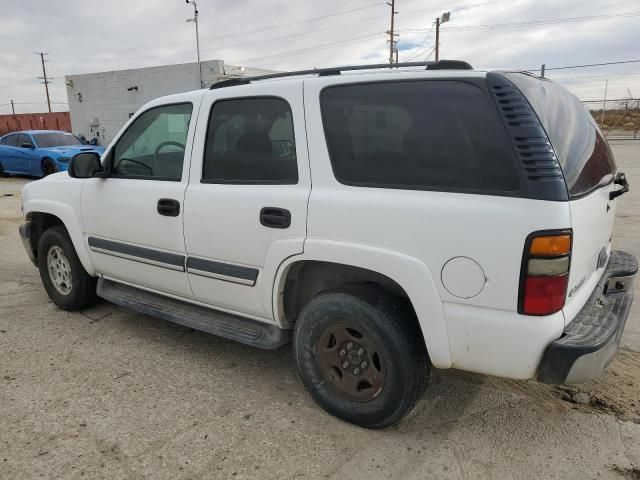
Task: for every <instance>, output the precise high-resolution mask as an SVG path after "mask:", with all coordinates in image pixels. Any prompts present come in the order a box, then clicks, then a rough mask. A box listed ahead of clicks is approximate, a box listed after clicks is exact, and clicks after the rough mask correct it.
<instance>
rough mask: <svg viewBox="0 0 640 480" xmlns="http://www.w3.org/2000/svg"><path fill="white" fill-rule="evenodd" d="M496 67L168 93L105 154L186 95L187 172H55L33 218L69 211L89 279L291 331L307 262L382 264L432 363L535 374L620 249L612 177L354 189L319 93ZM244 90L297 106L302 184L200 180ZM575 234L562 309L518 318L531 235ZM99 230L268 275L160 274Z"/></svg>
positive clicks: (378, 268) (28, 204) (477, 74)
mask: <svg viewBox="0 0 640 480" xmlns="http://www.w3.org/2000/svg"><path fill="white" fill-rule="evenodd" d="M486 76H487V73H486V72H481V71H464V70H434V71H424V70H419V71H417V70H408V69H407V70H403V69H399V70H397V71H389V70H387V71H384V72H382V73H380V72H366V73H358V74H350V75H329V76H320V77H315V76H300V77H293V78H285V79H274V80H264V81H257V82H253V83H251V84H247V85H238V86H228V87H225V88H217V89H212V90H199V91H194V92H189V93H184V94H178V95H172V96H169V97H164V98H159V99H156V100H153V101H152V102H149V103H148V104H147V105H145V106H144V107H142V109H141V110H140V111H139V112H138V113H137V114H136V115H135V116H133V117H132V118H131V119H130V120H129V121H128V123H127V125H125V126H124V127H123V128H122V131H121V132H120V133H119V134H118V135H117V136H116V137H115V138H114V140H113V142H112V144H111V145H110V146H109V147H108V148H107V150H106V152H105V154H104V155H103V158H106V157H108V156H109V155H110V153H111V152H112V151H113V149H114V148H115V147H114V146H115V145H117V144H118V141H119V140H120V138H121V137H122V135H123V134H124V133H125V132H126V131H127V129H128V128H129V126H130V125H132V124H133V123H134V122H136V120H137V119H138V118H139V117H140V116H141V115H142V114H143V113H144V112H146V111H148V110H149V109H151V108H153V107H157V106H162V105H169V104H176V103H183V102H189V103H191V104H192V105H193V110H192V115H191V122H190V125H189V128H188V134H187V141H186V145H185V147H186V148H185V158H184V164H183V171H182V176H181V180H180V181H161V180H148V179H131V178H87V179H79V178H71V177H70V176H69V175H68V174H67V173H66V172H64V173H58V174H55V175H51V176H49V177H47V178H45V179H43V180H41V181H37V182H33V183H30V184H28V185H27V186H26V187H25V188H24V192H23V210H24V214H25V215H26V216H27V217H29V216H30V215H33V214H36V213H40V212H42V213H47V214H50V215H53V216H56V217H58V218H59V219H60V220H61V221H62V223H63V224H64V226H65V227H66V229H67V230H68V232H69V235H70V237H71V239H72V241H73V245H74V247H75V249H76V251H77V254H78V257H79V259H80V261H81V262H82V265H83V266H84V268H85V270H86V271H87V272H89V274H91V275H95V276H98V277H103V278H106V279H110V280H112V281H115V282H118V283H122V284H126V285H131V286H135V287H137V288H140V289H144V290H148V291H151V292H155V293H158V294H161V295H163V296H166V297H170V298H174V299H179V300H182V301H184V302H187V303H190V304H196V305H200V306H204V307H206V308H210V309H212V310H217V311H222V312H228V313H232V314H235V315H238V316H241V317H246V318H250V319H253V320H257V321H259V322H264V323H266V324H272V325H274V326H276V327H278V328H282V329H288V328H291V322H290V319H287V318H286V315H285V307H284V302H283V296H284V291H285V289H286V279H287V278H288V274H289V273H290V272H291V269H292V268H293V267H295V265H296V264H299V262H304V261H307V262H308V261H317V262H328V263H331V264H340V265H346V266H352V267H358V268H360V269H364V270H367V271H372V272H376V273H377V274H380V275H382V276H384V277H387V278H388V279H391V280H392V281H393V282H395V283H396V284H397V285H398V286H400V287H401V289H402V290H403V291H404V292H405V293H406V295H407V297H408V299H409V300H410V302H411V305H412V306H413V309H414V310H415V313H416V316H417V319H418V321H419V324H420V327H421V330H422V333H423V336H424V341H425V344H426V347H427V351H428V354H429V358H430V360H431V362H432V363H433V365H434V366H436V367H438V368H457V369H461V370H468V371H474V372H480V373H485V374H491V375H498V376H503V377H509V378H514V379H529V378H534V377H535V376H536V372H537V369H538V367H539V365H540V363H541V360H542V357H543V354H544V353H545V350H546V349H547V347H548V346H549V345H550V344H551V343H552V342H554V341H556V340H557V339H559V338H560V337H561V336H562V335H563V330H564V329H565V327H566V326H567V325H568V324H570V322H571V321H572V320H573V319H574V317H576V315H577V314H578V312H579V311H580V310H581V309H582V308H583V306H584V305H585V303H586V302H587V300H588V298H589V297H590V295H591V294H592V292H593V291H594V288H595V287H596V284H598V282H599V281H600V279H601V277H602V275H603V272H604V271H605V265H599V266H598V253H599V251H600V249H601V247H603V246H604V247H605V248H606V250H607V252H608V253H610V251H611V247H610V236H611V231H612V227H613V221H614V217H615V206H616V201H615V200H609V193H610V192H611V191H613V190H614V189H615V188H616V187H615V185H614V184H613V183H609V184H608V185H606V186H603V187H602V188H600V189H598V190H596V191H594V192H593V193H591V194H589V195H587V196H584V197H582V198H580V199H576V200H571V201H551V200H536V199H531V198H516V197H506V196H497V195H487V194H482V195H477V194H471V193H456V192H449V191H424V190H411V189H393V188H385V189H379V188H371V187H360V186H351V185H345V184H344V183H341V182H340V181H338V180H337V179H336V176H335V175H334V172H333V170H332V165H331V162H330V159H329V151H328V148H327V139H326V136H325V132H324V129H323V118H322V111H321V102H320V101H319V99H320V95H321V92H322V91H323V89H324V88H326V87H329V86H336V85H343V84H354V83H370V82H380V81H391V80H392V81H412V80H421V79H425V80H433V79H438V78H443V79H445V78H446V79H449V80H451V79H456V78H461V79H462V78H464V79H469V78H475V79H480V80H483V79H485V77H486ZM246 97H279V98H282V99H285V100H286V101H287V102H288V104H289V105H290V108H291V112H292V118H293V126H294V132H295V146H296V148H295V150H296V158H297V168H298V182H297V183H296V184H293V185H281V184H274V185H264V184H262V185H246V184H242V185H237V184H211V183H202V182H201V173H202V172H203V165H202V162H203V158H204V155H205V143H206V135H207V129H208V118H209V114H210V111H211V108H212V105H213V104H214V103H215V102H217V101H219V100H223V99H238V98H246ZM159 198H171V199H176V200H177V201H178V202H179V203H180V205H181V209H180V213H179V215H178V216H175V217H168V216H162V215H158V214H157V213H156V203H157V201H158V199H159ZM266 206H282V207H286V209H288V210H289V211H290V212H291V225H290V227H289V228H286V229H274V228H265V227H264V226H263V225H261V223H260V222H259V221H258V212H260V209H261V208H263V207H266ZM605 206H607V209H606V210H605V208H604V207H605ZM563 229H569V230H572V231H573V239H574V243H573V250H572V257H571V271H570V278H569V284H568V290H567V291H568V292H570V294H569V293H568V294H567V295H568V296H567V301H566V303H565V305H564V308H562V309H561V310H560V311H557V312H555V313H553V314H550V315H543V316H535V315H525V314H521V313H518V291H519V279H520V276H521V267H522V259H523V247H524V245H525V240H526V239H527V237H528V235H530V234H531V233H532V232H536V231H543V230H563ZM90 237H93V238H98V239H104V240H108V241H113V242H122V243H125V244H128V245H132V246H135V247H142V248H145V249H152V250H154V251H157V252H161V253H165V254H169V255H177V256H184V257H186V258H188V257H197V258H198V259H204V260H207V261H211V262H220V263H221V264H228V265H233V266H234V268H235V267H240V268H241V269H242V268H247V269H249V270H247V271H250V270H251V269H254V270H255V271H257V277H255V279H254V280H251V278H249V279H248V280H247V279H244V280H243V279H242V278H240V277H234V276H233V275H231V276H228V275H224V274H211V275H204V274H202V272H200V273H199V274H198V273H194V271H196V270H197V268H190V267H188V268H185V269H180V268H178V269H171V268H164V267H162V266H159V265H158V264H154V262H153V261H152V260H149V261H146V262H141V261H135V260H132V258H131V256H128V255H127V254H126V253H122V252H121V253H120V254H118V255H114V254H113V252H111V253H109V252H105V250H104V249H101V247H99V246H97V247H95V246H94V248H90V245H89V238H90ZM238 271H242V270H238ZM252 282H255V283H252Z"/></svg>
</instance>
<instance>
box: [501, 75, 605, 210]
mask: <svg viewBox="0 0 640 480" xmlns="http://www.w3.org/2000/svg"><path fill="white" fill-rule="evenodd" d="M506 76H507V78H508V79H509V80H511V81H512V82H513V83H514V85H515V86H516V87H518V88H519V89H520V91H521V92H522V93H523V94H524V95H525V96H526V97H527V100H528V101H529V103H530V104H531V106H532V107H533V109H534V111H535V112H536V115H537V116H538V118H539V119H540V122H541V123H542V126H543V127H544V129H545V130H546V132H547V135H548V136H549V140H550V141H551V144H552V145H553V148H554V149H555V151H556V155H557V157H558V161H559V162H560V166H561V167H562V171H563V173H564V177H565V180H566V182H567V188H568V189H569V193H570V195H571V196H572V197H577V196H580V195H584V194H586V193H588V192H590V191H591V190H593V189H594V188H596V187H597V186H598V185H599V184H600V182H601V181H602V180H603V179H605V180H606V178H605V177H607V176H608V175H611V174H613V173H614V172H615V171H616V164H615V161H614V159H613V154H612V153H611V149H610V148H609V145H608V144H607V142H606V140H605V139H604V137H603V135H602V132H600V129H599V128H598V126H597V124H596V123H595V121H594V120H593V117H592V116H591V114H590V113H589V112H588V111H587V109H586V108H585V107H584V106H583V105H582V103H581V102H580V100H578V98H577V97H576V96H575V95H573V94H571V93H570V92H569V91H568V90H566V89H565V88H564V87H562V86H560V85H558V84H557V83H554V82H550V81H547V80H540V79H538V78H534V77H531V76H530V75H525V74H522V73H507V74H506Z"/></svg>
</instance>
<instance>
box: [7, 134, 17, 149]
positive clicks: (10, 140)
mask: <svg viewBox="0 0 640 480" xmlns="http://www.w3.org/2000/svg"><path fill="white" fill-rule="evenodd" d="M19 136H20V135H17V134H16V135H9V136H8V137H6V138H5V139H4V145H7V146H9V147H17V146H18V137H19Z"/></svg>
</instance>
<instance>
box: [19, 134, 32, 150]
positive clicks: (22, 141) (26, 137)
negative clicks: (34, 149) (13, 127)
mask: <svg viewBox="0 0 640 480" xmlns="http://www.w3.org/2000/svg"><path fill="white" fill-rule="evenodd" d="M16 136H17V137H18V139H17V142H16V146H18V147H22V145H24V144H25V143H28V144H30V145H33V142H32V141H31V137H29V135H25V134H24V133H21V134H20V135H16Z"/></svg>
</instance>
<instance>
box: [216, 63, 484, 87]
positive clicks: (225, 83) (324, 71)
mask: <svg viewBox="0 0 640 480" xmlns="http://www.w3.org/2000/svg"><path fill="white" fill-rule="evenodd" d="M404 67H425V70H472V69H473V67H472V66H471V65H470V64H469V63H467V62H464V61H462V60H440V61H438V62H404V63H374V64H371V65H348V66H344V67H329V68H313V69H310V70H294V71H292V72H279V73H270V74H268V75H257V76H255V77H241V78H230V79H229V80H222V81H221V82H217V83H214V84H213V85H211V86H210V87H209V89H210V90H215V89H217V88H224V87H234V86H236V85H247V84H249V83H251V82H255V81H259V80H270V79H272V78H284V77H294V76H295V77H297V76H300V75H318V76H320V77H325V76H330V75H340V74H341V73H342V72H351V71H355V70H375V69H381V68H388V69H393V68H404Z"/></svg>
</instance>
